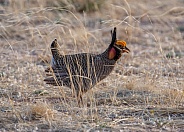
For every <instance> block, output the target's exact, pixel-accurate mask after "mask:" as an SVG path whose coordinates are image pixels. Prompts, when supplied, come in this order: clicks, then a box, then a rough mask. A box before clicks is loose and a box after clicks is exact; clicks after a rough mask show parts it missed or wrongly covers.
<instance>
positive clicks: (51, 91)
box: [0, 0, 184, 131]
mask: <svg viewBox="0 0 184 132" xmlns="http://www.w3.org/2000/svg"><path fill="white" fill-rule="evenodd" d="M3 1H5V2H3ZM0 3H1V4H0V24H1V25H0V30H1V32H0V38H1V39H0V47H1V48H0V58H1V61H0V82H1V83H0V119H1V121H0V131H23V130H24V131H47V130H50V131H59V130H60V131H61V130H63V131H64V130H65V131H72V130H78V131H87V130H89V131H95V130H100V131H105V130H107V131H119V130H123V131H182V130H183V129H184V41H183V40H184V39H183V38H184V30H183V29H184V26H183V25H184V2H183V1H182V0H175V1H159V0H156V1H146V0H142V1H139V2H137V1H135V0H123V1H122V0H116V1H113V0H107V1H104V0H102V1H100V2H98V1H96V0H94V1H93V0H89V1H82V0H77V1H72V0H71V1H69V0H65V1H64V0H57V1H53V2H50V1H49V0H32V1H27V0H24V1H23V0H22V1H19V0H14V1H13V0H9V1H8V0H1V1H0ZM114 26H116V27H117V30H118V31H117V32H118V38H119V39H124V40H125V41H127V43H128V45H127V47H128V48H129V49H131V53H130V54H128V55H124V56H123V57H122V58H121V60H120V61H119V62H118V63H117V66H116V68H115V70H114V72H113V73H112V74H111V75H110V76H109V77H108V78H106V79H105V80H104V81H102V82H101V83H100V84H99V85H97V86H96V87H95V88H94V89H92V90H91V91H89V92H88V93H87V94H86V95H85V96H84V101H85V106H84V108H78V107H77V103H76V99H74V98H72V97H71V95H72V92H71V90H70V89H68V88H62V87H52V86H48V85H46V84H45V83H44V82H43V79H44V78H45V73H44V69H45V67H46V66H48V65H49V64H48V63H49V61H50V60H49V58H50V55H51V53H50V49H49V46H50V43H51V42H52V41H53V39H54V38H57V39H58V41H59V43H60V46H61V49H62V52H63V53H64V54H73V53H80V52H92V53H100V52H102V51H103V50H104V49H105V48H106V47H107V45H108V44H109V43H110V41H111V40H110V32H109V31H110V30H111V29H112V28H113V27H114Z"/></svg>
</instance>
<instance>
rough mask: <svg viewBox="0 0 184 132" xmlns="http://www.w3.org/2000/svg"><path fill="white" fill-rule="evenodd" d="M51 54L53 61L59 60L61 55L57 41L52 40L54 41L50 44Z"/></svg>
mask: <svg viewBox="0 0 184 132" xmlns="http://www.w3.org/2000/svg"><path fill="white" fill-rule="evenodd" d="M50 48H51V52H52V56H53V59H54V60H57V59H58V58H60V56H61V54H60V51H59V44H58V43H57V39H54V41H53V42H52V43H51V46H50Z"/></svg>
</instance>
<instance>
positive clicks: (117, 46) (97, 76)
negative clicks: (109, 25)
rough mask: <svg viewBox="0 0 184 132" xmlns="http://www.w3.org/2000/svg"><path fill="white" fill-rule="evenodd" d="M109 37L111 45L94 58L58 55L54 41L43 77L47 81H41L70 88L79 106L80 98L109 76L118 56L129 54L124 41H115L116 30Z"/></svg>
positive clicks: (92, 55) (78, 55) (84, 55)
mask: <svg viewBox="0 0 184 132" xmlns="http://www.w3.org/2000/svg"><path fill="white" fill-rule="evenodd" d="M111 34H112V41H111V44H110V45H109V47H108V48H107V49H106V50H105V51H104V52H103V53H101V54H97V55H95V54H91V53H81V54H73V55H62V54H61V53H60V51H59V46H58V43H57V40H56V39H55V40H54V41H53V42H52V44H51V51H52V55H53V57H52V61H51V68H47V69H46V70H45V71H46V72H47V73H50V74H47V75H48V76H49V77H48V78H46V79H45V80H44V81H46V83H47V84H51V85H54V86H67V87H70V88H72V89H73V90H75V92H76V95H77V99H78V103H79V104H80V102H82V94H83V93H85V92H87V91H88V90H89V89H90V88H92V87H94V86H95V85H96V84H97V83H98V82H99V81H101V80H103V79H104V78H106V77H107V76H108V75H109V74H110V73H111V72H112V70H113V68H114V65H115V64H116V62H117V60H118V59H119V58H120V57H121V54H122V53H124V52H127V53H128V52H129V51H130V50H129V49H128V48H127V47H126V42H125V41H120V40H117V39H116V28H114V31H113V33H112V32H111ZM52 73H54V74H52ZM82 103H83V102H82Z"/></svg>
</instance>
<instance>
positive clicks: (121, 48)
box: [108, 27, 130, 60]
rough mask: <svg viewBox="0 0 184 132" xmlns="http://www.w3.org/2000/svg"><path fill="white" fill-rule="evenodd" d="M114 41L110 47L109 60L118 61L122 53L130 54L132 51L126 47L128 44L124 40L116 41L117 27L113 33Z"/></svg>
mask: <svg viewBox="0 0 184 132" xmlns="http://www.w3.org/2000/svg"><path fill="white" fill-rule="evenodd" d="M111 34H112V41H111V44H110V45H109V51H108V53H109V54H108V58H109V59H114V60H118V59H119V58H120V57H121V55H122V53H129V52H130V50H129V49H128V48H127V47H126V45H127V44H126V42H125V41H123V40H117V39H116V27H115V28H114V31H113V33H112V31H111Z"/></svg>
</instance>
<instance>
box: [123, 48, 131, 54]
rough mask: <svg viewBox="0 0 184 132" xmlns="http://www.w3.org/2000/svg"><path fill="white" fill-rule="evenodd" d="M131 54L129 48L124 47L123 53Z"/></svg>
mask: <svg viewBox="0 0 184 132" xmlns="http://www.w3.org/2000/svg"><path fill="white" fill-rule="evenodd" d="M125 52H126V53H129V52H130V50H129V49H128V48H127V47H124V48H123V49H122V53H125Z"/></svg>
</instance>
